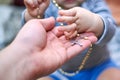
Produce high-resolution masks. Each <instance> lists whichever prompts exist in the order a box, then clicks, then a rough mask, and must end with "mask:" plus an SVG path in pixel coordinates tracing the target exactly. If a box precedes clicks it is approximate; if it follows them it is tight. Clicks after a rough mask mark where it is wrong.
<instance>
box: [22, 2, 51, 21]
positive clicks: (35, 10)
mask: <svg viewBox="0 0 120 80" xmlns="http://www.w3.org/2000/svg"><path fill="white" fill-rule="evenodd" d="M49 3H50V0H24V4H25V6H26V8H27V10H26V12H25V20H26V21H28V20H30V19H32V18H40V17H41V18H42V17H43V14H44V12H45V10H46V9H47V7H48V6H49Z"/></svg>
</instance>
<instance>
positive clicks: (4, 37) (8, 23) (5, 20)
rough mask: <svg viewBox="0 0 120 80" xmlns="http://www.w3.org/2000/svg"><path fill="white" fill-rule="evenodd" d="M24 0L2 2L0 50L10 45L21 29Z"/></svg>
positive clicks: (0, 2)
mask: <svg viewBox="0 0 120 80" xmlns="http://www.w3.org/2000/svg"><path fill="white" fill-rule="evenodd" d="M24 9H25V6H24V4H23V0H0V49H3V48H4V47H5V46H7V45H9V43H11V41H12V40H13V39H14V37H15V36H16V34H17V33H18V31H19V30H20V28H21V14H22V11H23V10H24Z"/></svg>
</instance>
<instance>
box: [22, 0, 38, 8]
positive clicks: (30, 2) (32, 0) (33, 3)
mask: <svg viewBox="0 0 120 80" xmlns="http://www.w3.org/2000/svg"><path fill="white" fill-rule="evenodd" d="M24 3H25V5H26V6H27V7H28V8H34V7H37V6H38V1H37V0H24Z"/></svg>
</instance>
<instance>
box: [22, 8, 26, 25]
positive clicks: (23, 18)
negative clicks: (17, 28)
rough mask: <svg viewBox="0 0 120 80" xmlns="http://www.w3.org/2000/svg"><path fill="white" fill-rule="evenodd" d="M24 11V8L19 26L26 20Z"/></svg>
mask: <svg viewBox="0 0 120 80" xmlns="http://www.w3.org/2000/svg"><path fill="white" fill-rule="evenodd" d="M25 11H26V9H25V10H24V11H23V12H22V18H21V26H23V25H24V24H25V23H26V21H25Z"/></svg>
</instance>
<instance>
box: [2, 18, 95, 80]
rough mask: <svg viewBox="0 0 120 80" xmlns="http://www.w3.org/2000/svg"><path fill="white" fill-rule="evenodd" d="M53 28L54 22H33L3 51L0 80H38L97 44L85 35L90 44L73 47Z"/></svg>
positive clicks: (51, 19)
mask: <svg viewBox="0 0 120 80" xmlns="http://www.w3.org/2000/svg"><path fill="white" fill-rule="evenodd" d="M54 24H55V19H54V18H48V19H43V20H40V19H34V20H30V21H28V22H27V23H26V24H25V25H24V26H23V28H22V29H21V30H20V32H19V33H18V35H17V37H16V38H15V40H14V41H13V42H12V43H11V44H10V45H9V46H8V47H6V48H5V49H3V50H2V51H0V66H1V67H0V80H35V79H37V78H38V77H42V76H45V75H48V74H50V73H52V72H53V71H55V70H56V69H58V68H59V67H61V66H62V65H63V64H64V63H65V62H66V61H68V60H69V59H71V58H73V57H74V56H76V55H78V54H79V52H81V51H83V50H84V49H86V48H87V47H89V46H90V45H91V43H94V42H96V41H97V38H96V37H95V35H94V34H93V33H84V34H81V36H83V37H85V36H87V37H88V40H84V39H82V38H79V37H77V38H76V39H75V40H77V41H80V42H81V44H82V45H83V46H82V47H80V46H79V45H77V44H75V45H72V43H71V42H70V40H66V38H65V36H64V35H63V33H59V31H58V29H57V28H54ZM61 51H62V52H61ZM6 76H7V77H6Z"/></svg>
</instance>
